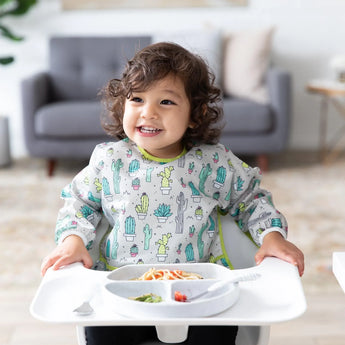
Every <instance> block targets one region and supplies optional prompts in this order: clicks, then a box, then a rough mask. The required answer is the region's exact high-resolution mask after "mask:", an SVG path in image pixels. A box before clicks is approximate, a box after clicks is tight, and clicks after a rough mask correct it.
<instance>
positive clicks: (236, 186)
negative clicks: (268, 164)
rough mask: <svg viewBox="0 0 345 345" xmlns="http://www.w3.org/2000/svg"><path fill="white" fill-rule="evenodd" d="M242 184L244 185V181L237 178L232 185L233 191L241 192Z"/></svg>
mask: <svg viewBox="0 0 345 345" xmlns="http://www.w3.org/2000/svg"><path fill="white" fill-rule="evenodd" d="M243 183H244V180H242V179H241V177H240V176H237V180H236V182H235V184H234V189H235V190H236V191H241V190H243Z"/></svg>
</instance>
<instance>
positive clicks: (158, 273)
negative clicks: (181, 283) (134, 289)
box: [136, 268, 203, 280]
mask: <svg viewBox="0 0 345 345" xmlns="http://www.w3.org/2000/svg"><path fill="white" fill-rule="evenodd" d="M178 279H181V280H196V279H203V277H202V276H201V275H200V274H197V273H193V272H186V271H182V270H168V269H159V270H157V269H155V268H150V269H149V270H148V271H146V272H145V273H144V274H143V275H142V276H140V277H139V278H137V279H136V280H178Z"/></svg>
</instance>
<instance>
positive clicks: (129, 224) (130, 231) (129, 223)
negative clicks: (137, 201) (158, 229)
mask: <svg viewBox="0 0 345 345" xmlns="http://www.w3.org/2000/svg"><path fill="white" fill-rule="evenodd" d="M123 235H124V236H125V237H126V241H127V242H133V240H134V237H135V236H136V235H135V219H134V218H133V217H132V216H128V217H127V218H126V220H125V233H124V234H123Z"/></svg>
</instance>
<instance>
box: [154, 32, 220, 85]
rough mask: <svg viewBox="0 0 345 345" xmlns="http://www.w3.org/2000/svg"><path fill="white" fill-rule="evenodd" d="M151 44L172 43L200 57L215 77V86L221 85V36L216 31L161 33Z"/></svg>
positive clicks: (155, 36) (156, 35)
mask: <svg viewBox="0 0 345 345" xmlns="http://www.w3.org/2000/svg"><path fill="white" fill-rule="evenodd" d="M152 40H153V43H157V42H173V43H177V44H179V45H181V46H182V47H184V48H186V49H188V50H189V51H190V52H192V53H194V54H198V55H200V56H201V57H202V58H203V59H205V61H206V62H207V64H208V65H209V67H210V69H211V71H212V72H213V74H214V75H215V77H216V84H217V85H219V86H220V85H221V83H222V80H221V79H222V78H221V77H222V70H221V66H222V63H221V62H222V36H221V34H220V32H219V31H218V30H201V31H187V32H185V31H184V32H171V33H168V32H161V33H157V34H155V35H154V36H153V39H152Z"/></svg>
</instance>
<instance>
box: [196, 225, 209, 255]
mask: <svg viewBox="0 0 345 345" xmlns="http://www.w3.org/2000/svg"><path fill="white" fill-rule="evenodd" d="M208 225H209V223H208V222H207V223H206V224H203V225H202V227H201V229H200V232H199V234H198V252H199V259H202V258H203V256H204V246H205V242H204V241H203V240H202V235H203V234H204V232H205V230H206V229H207V228H208Z"/></svg>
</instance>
